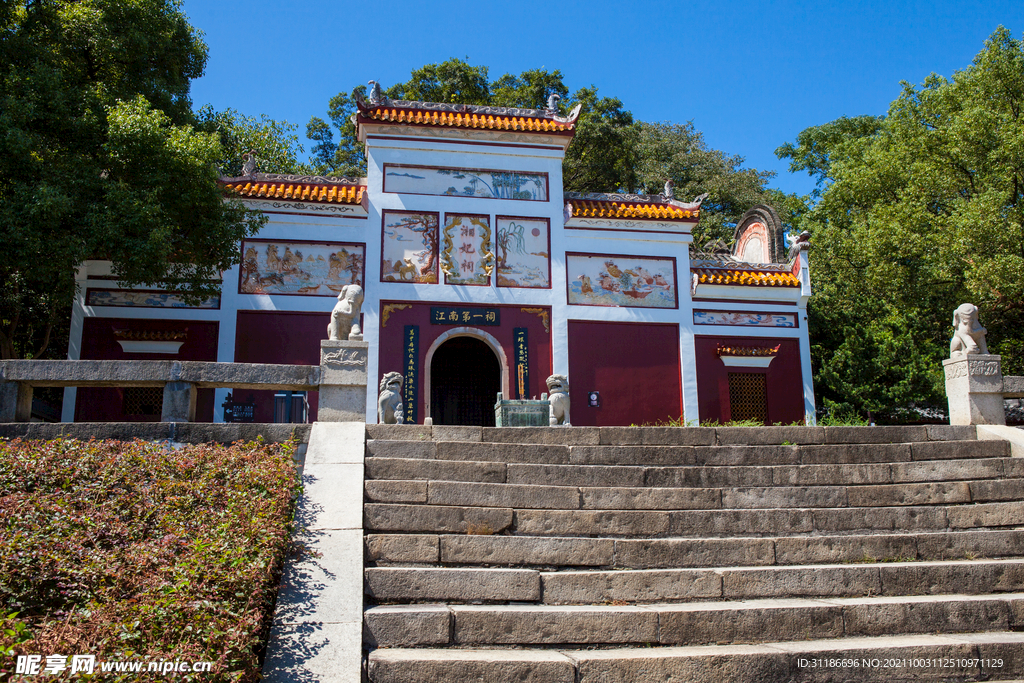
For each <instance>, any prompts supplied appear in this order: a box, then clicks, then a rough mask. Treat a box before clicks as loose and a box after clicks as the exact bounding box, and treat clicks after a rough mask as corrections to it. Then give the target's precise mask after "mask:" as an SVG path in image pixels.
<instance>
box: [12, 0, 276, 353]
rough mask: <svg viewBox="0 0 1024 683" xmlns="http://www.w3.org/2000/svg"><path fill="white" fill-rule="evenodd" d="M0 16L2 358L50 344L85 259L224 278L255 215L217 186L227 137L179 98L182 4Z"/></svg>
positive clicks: (51, 8)
mask: <svg viewBox="0 0 1024 683" xmlns="http://www.w3.org/2000/svg"><path fill="white" fill-rule="evenodd" d="M0 22H2V29H3V30H2V33H0V79H2V84H3V85H2V88H0V112H2V115H0V244H3V249H2V250H0V292H2V293H0V357H3V358H11V357H18V356H32V357H38V356H40V355H43V354H45V353H46V352H47V350H48V349H49V348H50V340H51V335H52V333H53V330H54V329H55V327H57V326H59V325H60V324H61V323H64V324H65V325H66V321H67V319H68V317H69V312H70V303H71V301H72V299H73V296H74V293H75V272H76V269H77V268H78V266H79V265H80V264H82V263H83V262H84V261H85V260H86V259H90V258H104V259H109V260H110V261H111V262H112V263H113V272H114V275H115V277H116V278H117V279H118V281H120V282H121V283H122V284H124V285H135V284H157V283H167V284H170V285H171V286H173V287H175V288H177V289H180V290H182V291H183V292H184V293H185V294H186V295H187V296H189V297H194V298H199V297H203V296H205V295H208V294H210V293H212V292H214V291H217V290H219V287H220V283H219V279H220V271H221V270H222V269H225V268H228V267H229V266H230V265H232V264H233V263H236V262H237V261H238V254H237V250H236V247H235V245H236V243H237V241H238V240H239V239H241V238H242V237H244V236H246V235H251V234H254V233H255V231H256V230H257V229H258V228H259V226H260V225H261V220H262V219H261V218H260V217H259V215H258V214H256V213H253V212H249V211H247V210H246V209H244V208H243V207H242V206H241V204H240V203H236V202H232V203H225V202H224V201H223V197H222V195H221V193H220V191H219V190H218V188H217V185H216V179H217V172H216V170H215V167H214V164H215V163H216V162H217V161H219V160H221V159H223V148H222V147H221V145H220V142H219V141H218V139H217V136H216V135H214V134H210V133H204V132H202V131H200V130H198V129H197V128H196V123H197V121H196V118H195V116H194V115H193V113H192V109H191V102H190V100H189V97H188V92H189V84H190V81H191V79H193V78H197V77H198V76H200V75H202V73H203V68H204V66H205V63H206V46H205V45H204V44H203V42H202V41H201V40H200V38H199V35H198V34H197V32H196V31H195V30H194V29H193V28H192V27H191V26H190V25H189V24H188V21H187V20H186V18H185V16H184V14H182V12H181V10H180V6H179V4H178V3H177V2H174V1H172V0H91V1H89V2H74V1H72V0H22V1H12V2H5V3H3V4H2V6H0ZM57 351H59V350H57ZM57 351H55V353H57Z"/></svg>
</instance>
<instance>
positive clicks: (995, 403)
mask: <svg viewBox="0 0 1024 683" xmlns="http://www.w3.org/2000/svg"><path fill="white" fill-rule="evenodd" d="M942 366H943V369H944V370H945V373H946V398H947V399H949V424H951V425H979V424H981V425H1004V424H1006V412H1005V411H1004V409H1003V370H1002V357H1001V356H994V355H989V354H980V353H979V354H971V355H968V356H966V357H962V358H950V359H947V360H944V361H942Z"/></svg>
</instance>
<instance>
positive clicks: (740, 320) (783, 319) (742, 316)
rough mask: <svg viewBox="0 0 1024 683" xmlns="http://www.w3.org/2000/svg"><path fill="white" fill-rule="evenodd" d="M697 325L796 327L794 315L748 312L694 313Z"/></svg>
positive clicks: (694, 320)
mask: <svg viewBox="0 0 1024 683" xmlns="http://www.w3.org/2000/svg"><path fill="white" fill-rule="evenodd" d="M693 322H694V323H695V324H697V325H743V326H747V327H796V314H795V313H751V312H748V311H694V312H693Z"/></svg>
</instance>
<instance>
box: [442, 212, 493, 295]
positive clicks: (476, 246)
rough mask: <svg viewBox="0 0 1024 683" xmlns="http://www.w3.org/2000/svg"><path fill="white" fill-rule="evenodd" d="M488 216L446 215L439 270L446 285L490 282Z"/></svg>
mask: <svg viewBox="0 0 1024 683" xmlns="http://www.w3.org/2000/svg"><path fill="white" fill-rule="evenodd" d="M491 249H492V247H491V224H490V217H489V216H466V215H455V214H448V215H446V216H445V221H444V247H443V249H442V251H441V269H442V270H443V271H444V282H445V284H447V285H489V284H490V283H491V271H492V270H494V253H493V252H492V251H491Z"/></svg>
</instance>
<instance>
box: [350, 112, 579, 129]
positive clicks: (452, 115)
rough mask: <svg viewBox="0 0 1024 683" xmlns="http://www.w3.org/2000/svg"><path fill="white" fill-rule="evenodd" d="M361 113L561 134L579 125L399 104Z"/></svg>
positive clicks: (378, 117)
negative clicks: (406, 107)
mask: <svg viewBox="0 0 1024 683" xmlns="http://www.w3.org/2000/svg"><path fill="white" fill-rule="evenodd" d="M361 113H362V114H363V116H365V117H366V118H368V119H371V120H373V121H386V122H389V123H411V124H418V125H422V126H446V127H449V128H477V129H482V130H512V131H527V132H533V133H562V132H569V131H571V130H573V129H574V128H575V127H576V122H575V121H558V120H555V119H549V118H541V117H533V116H502V115H498V116H495V115H493V114H475V113H471V112H466V113H461V112H450V111H423V110H419V109H405V108H398V107H374V108H370V109H366V110H365V111H362V112H361Z"/></svg>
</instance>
